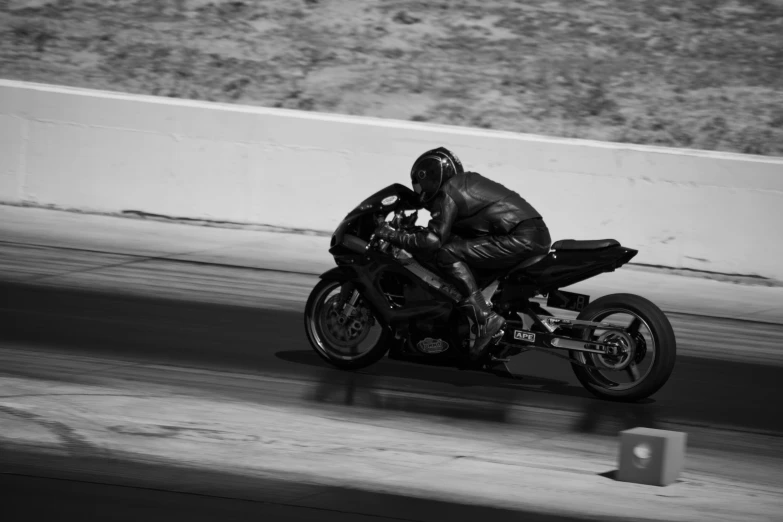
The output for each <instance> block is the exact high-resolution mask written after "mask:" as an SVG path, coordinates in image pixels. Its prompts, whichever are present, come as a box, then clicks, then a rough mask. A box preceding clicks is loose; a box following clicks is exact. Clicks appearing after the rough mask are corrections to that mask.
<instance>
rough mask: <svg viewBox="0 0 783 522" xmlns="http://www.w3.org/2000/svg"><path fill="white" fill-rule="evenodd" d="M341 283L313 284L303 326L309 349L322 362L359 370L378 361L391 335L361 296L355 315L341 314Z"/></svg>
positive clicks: (387, 345) (383, 353)
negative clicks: (311, 349) (310, 348)
mask: <svg viewBox="0 0 783 522" xmlns="http://www.w3.org/2000/svg"><path fill="white" fill-rule="evenodd" d="M343 284H344V283H343V282H341V281H334V280H321V281H319V282H318V284H317V285H315V287H314V288H313V290H312V292H310V296H309V298H308V299H307V304H306V305H305V313H304V327H305V332H306V334H307V339H308V340H309V341H310V346H311V347H312V348H313V350H314V351H315V353H317V354H318V356H319V357H321V359H323V360H324V361H326V362H327V363H329V364H330V365H332V366H334V367H336V368H339V369H341V370H358V369H361V368H366V367H367V366H370V365H372V364H375V363H376V362H378V361H379V360H381V359H382V358H383V356H384V355H386V352H387V351H388V350H389V347H390V345H391V342H390V341H391V340H392V336H391V334H390V332H389V330H388V329H386V328H384V327H383V326H381V325H380V324H379V323H378V321H377V319H376V318H375V316H374V314H373V312H372V310H371V309H370V307H369V306H368V305H367V304H366V302H365V301H364V299H363V298H362V297H361V296H360V297H359V299H358V300H357V301H356V305H355V312H354V313H352V314H351V315H350V316H346V315H345V314H344V313H343V311H342V310H341V308H342V304H343V303H342V302H341V301H340V297H339V296H340V291H341V288H342V286H343ZM335 292H336V294H335ZM362 344H365V346H364V347H362V346H361V345H362Z"/></svg>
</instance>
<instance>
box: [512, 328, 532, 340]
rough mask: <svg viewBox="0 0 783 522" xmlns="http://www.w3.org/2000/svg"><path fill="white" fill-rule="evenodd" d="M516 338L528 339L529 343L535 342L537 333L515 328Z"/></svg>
mask: <svg viewBox="0 0 783 522" xmlns="http://www.w3.org/2000/svg"><path fill="white" fill-rule="evenodd" d="M514 339H515V340H517V341H527V342H529V343H534V342H536V334H534V333H530V332H523V331H521V330H514Z"/></svg>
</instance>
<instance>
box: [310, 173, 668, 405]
mask: <svg viewBox="0 0 783 522" xmlns="http://www.w3.org/2000/svg"><path fill="white" fill-rule="evenodd" d="M418 210H420V205H419V204H418V200H417V194H416V193H415V192H414V191H412V190H411V189H409V188H408V187H406V186H404V185H401V184H393V185H390V186H388V187H386V188H384V189H382V190H380V191H378V192H376V193H375V194H373V195H372V196H370V197H369V198H367V199H366V200H365V201H363V202H362V203H360V204H359V205H358V206H357V207H356V208H354V209H353V210H352V211H351V212H350V213H349V214H348V215H347V216H346V217H345V219H343V220H342V222H341V223H340V224H339V225H338V227H337V229H336V230H335V232H334V234H333V235H332V238H331V243H330V248H329V253H330V254H331V255H332V256H333V257H334V260H335V263H336V265H337V266H336V267H334V268H332V269H330V270H328V271H327V272H325V273H323V274H321V276H320V281H319V282H318V283H317V284H316V286H315V287H314V288H313V290H312V292H311V293H310V296H309V297H308V300H307V303H306V305H305V312H304V326H305V331H306V333H307V337H308V340H309V341H310V344H311V346H312V348H313V349H314V350H315V352H316V353H317V354H318V355H319V356H320V357H321V358H322V359H323V360H324V361H326V362H327V363H329V364H330V365H332V366H334V367H336V368H340V369H343V370H357V369H361V368H366V367H368V366H370V365H372V364H374V363H376V362H378V361H380V360H381V359H382V358H383V357H385V356H386V355H387V354H388V357H389V358H391V359H395V360H401V361H408V362H415V363H421V364H429V365H438V366H451V367H457V368H461V369H465V368H466V361H467V353H468V349H469V347H470V346H471V343H472V342H473V340H474V339H475V331H476V325H475V324H474V323H473V319H472V318H471V316H470V314H466V313H464V311H463V309H461V308H460V307H459V306H458V303H459V302H460V301H462V299H463V296H462V295H461V294H460V293H459V292H458V291H457V289H456V288H455V287H454V285H452V284H450V283H449V282H448V281H447V280H446V279H445V278H444V277H443V276H442V275H441V274H439V273H438V269H437V266H436V265H435V263H434V261H433V260H431V259H423V258H419V259H417V257H415V256H413V255H412V254H411V253H409V252H407V251H405V250H403V249H400V248H397V247H395V246H393V245H391V244H390V243H388V242H386V241H383V240H380V239H378V238H377V236H376V233H375V232H376V231H377V229H378V227H379V226H380V225H382V224H383V223H384V222H388V223H389V225H390V226H392V227H393V228H395V229H399V230H406V231H410V230H412V229H415V228H416V221H417V219H418ZM390 217H391V219H389V218H390ZM637 253H638V250H634V249H631V248H626V247H623V246H622V245H621V244H620V243H619V242H617V241H616V240H614V239H602V240H588V241H577V240H572V239H566V240H560V241H556V242H554V243H553V244H552V247H551V248H550V251H549V253H547V254H545V255H540V256H535V257H532V258H530V259H527V260H526V261H524V262H523V263H521V264H519V265H518V266H515V267H513V268H511V269H507V270H503V271H487V270H483V271H482V270H475V269H474V276H475V278H476V281H477V282H478V284H479V286H480V288H481V289H482V294H483V295H484V297H485V299H486V300H487V302H488V303H490V304H491V306H492V307H493V309H494V310H495V311H496V312H497V313H498V314H501V315H502V316H503V317H504V318H505V319H506V325H505V328H504V329H503V330H502V331H501V332H500V333H499V334H498V335H496V336H495V338H493V345H492V348H491V350H490V352H489V358H488V359H487V360H486V361H485V363H484V364H483V365H482V366H481V367H480V368H479V370H480V371H489V372H492V373H499V372H500V370H499V368H500V367H503V368H505V374H506V375H507V376H512V377H513V374H512V373H511V371H510V370H509V368H508V365H507V363H508V362H509V361H510V360H511V358H512V357H515V356H517V355H520V354H522V353H525V352H527V351H530V350H539V351H543V352H546V353H549V354H552V355H555V356H558V357H562V358H564V359H566V360H567V361H568V362H569V363H570V364H571V367H572V369H573V371H574V373H575V375H576V378H577V379H578V381H579V382H580V383H581V384H582V386H584V388H585V389H587V390H588V391H589V392H590V393H592V394H593V395H595V396H597V397H600V398H602V399H607V400H613V401H624V402H635V401H639V400H641V399H644V398H646V397H649V396H650V395H652V394H654V393H655V392H657V391H658V390H659V389H660V388H661V387H662V386H663V385H664V384H665V383H666V382H667V380H668V379H669V377H670V375H671V373H672V371H673V369H674V364H675V359H676V339H675V335H674V330H673V329H672V326H671V323H670V322H669V320H668V318H667V317H666V315H665V314H664V313H663V311H662V310H661V309H660V308H658V306H656V305H655V304H654V303H652V302H650V301H649V300H647V299H645V298H643V297H641V296H638V295H633V294H628V293H618V294H612V295H606V296H603V297H600V298H598V299H596V300H594V301H592V302H591V301H590V296H588V295H583V294H578V293H573V292H568V291H564V290H562V288H564V287H568V286H570V285H573V284H575V283H578V282H580V281H584V280H586V279H589V278H591V277H595V276H597V275H599V274H602V273H606V272H613V271H614V270H616V269H617V268H620V267H621V266H623V265H624V264H626V263H628V261H630V260H631V259H632V258H633V257H634V256H636V254H637ZM544 299H546V301H545V305H546V307H547V308H553V309H558V310H562V313H560V312H559V313H558V315H554V314H553V313H551V312H550V311H549V310H548V309H547V308H545V307H544V306H543V305H542V302H544ZM569 315H570V316H569ZM616 316H619V317H621V319H616V318H614V319H610V318H613V317H616ZM501 373H502V372H501Z"/></svg>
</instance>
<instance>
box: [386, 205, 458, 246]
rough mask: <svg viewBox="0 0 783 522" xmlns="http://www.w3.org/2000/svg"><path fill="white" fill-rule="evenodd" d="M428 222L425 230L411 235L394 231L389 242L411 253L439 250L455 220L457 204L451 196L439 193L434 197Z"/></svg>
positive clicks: (447, 237)
mask: <svg viewBox="0 0 783 522" xmlns="http://www.w3.org/2000/svg"><path fill="white" fill-rule="evenodd" d="M436 197H437V199H436V200H435V202H434V204H433V206H432V211H431V212H430V217H431V219H430V222H429V223H428V224H427V227H426V228H421V229H419V230H417V231H415V232H412V233H405V232H399V231H395V232H393V233H391V237H390V238H389V240H390V241H391V242H392V243H393V244H395V245H397V246H399V247H401V248H404V249H405V250H408V251H411V252H434V251H437V250H439V249H440V247H441V246H443V244H444V243H446V241H447V240H448V239H449V236H450V235H451V226H452V225H453V224H454V221H455V220H456V219H457V204H456V203H455V202H454V200H453V199H451V196H449V195H448V194H445V193H443V192H441V193H440V194H438V196H436Z"/></svg>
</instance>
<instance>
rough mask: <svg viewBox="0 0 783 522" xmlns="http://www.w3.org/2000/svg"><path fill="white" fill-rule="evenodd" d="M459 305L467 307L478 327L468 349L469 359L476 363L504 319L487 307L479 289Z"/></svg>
mask: <svg viewBox="0 0 783 522" xmlns="http://www.w3.org/2000/svg"><path fill="white" fill-rule="evenodd" d="M460 306H462V307H465V308H468V310H469V312H471V314H472V317H473V320H474V321H475V322H476V327H477V329H478V331H477V332H476V340H475V341H474V342H473V346H472V347H471V349H470V361H471V362H473V363H476V362H478V361H480V360H481V359H483V358H484V356H485V355H486V352H487V350H488V349H489V344H490V342H491V341H492V338H493V337H494V336H495V335H496V334H497V333H498V332H500V330H501V329H502V328H503V327H504V326H505V325H506V320H505V319H503V317H501V316H499V315H498V314H497V313H495V312H494V311H493V310H492V309H491V308H490V307H489V304H487V301H486V299H484V295H483V294H482V293H481V292H480V291H477V292H474V293H472V294H470V296H469V297H468V298H467V299H466V300H465V301H463V302H461V303H460Z"/></svg>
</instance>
